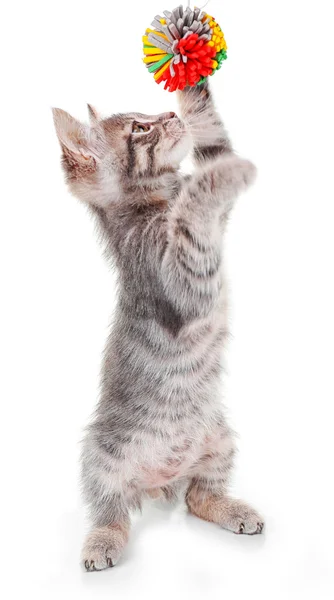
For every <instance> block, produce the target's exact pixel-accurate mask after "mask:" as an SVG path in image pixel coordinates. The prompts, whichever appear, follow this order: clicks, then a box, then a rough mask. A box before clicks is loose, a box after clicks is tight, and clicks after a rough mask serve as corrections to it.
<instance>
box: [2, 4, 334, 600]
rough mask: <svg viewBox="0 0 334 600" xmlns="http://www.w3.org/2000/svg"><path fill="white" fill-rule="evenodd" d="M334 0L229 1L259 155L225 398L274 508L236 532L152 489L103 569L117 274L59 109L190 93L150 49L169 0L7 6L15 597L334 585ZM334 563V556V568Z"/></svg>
mask: <svg viewBox="0 0 334 600" xmlns="http://www.w3.org/2000/svg"><path fill="white" fill-rule="evenodd" d="M330 5H331V3H330V0H328V1H327V2H326V1H325V0H318V2H316V3H314V2H309V1H307V0H304V1H302V0H294V1H293V0H281V1H280V2H268V0H252V1H249V0H233V1H232V0H226V1H225V2H219V1H218V0H212V1H211V3H210V4H209V5H208V7H207V9H208V11H209V12H211V14H214V16H215V17H216V18H217V20H218V21H219V23H220V24H221V26H222V28H223V29H224V31H225V35H226V39H227V43H228V46H229V58H228V60H227V61H226V63H225V64H224V65H223V68H222V70H221V71H220V72H219V73H218V74H216V76H215V77H214V78H213V79H212V86H213V90H214V93H215V98H216V102H217V104H218V106H219V108H220V111H221V113H222V115H223V118H224V120H225V123H226V125H227V127H228V129H229V131H230V134H231V137H232V139H233V142H234V145H235V148H236V149H237V150H238V151H239V152H240V154H242V155H244V156H246V157H248V158H251V159H252V160H253V161H254V162H255V163H256V164H257V166H258V169H259V177H258V180H257V183H256V185H255V187H254V188H253V189H252V190H251V191H250V192H249V193H248V194H247V195H245V196H244V197H242V198H240V200H239V203H238V205H237V207H236V209H235V211H234V214H233V217H232V219H231V224H230V227H229V231H228V235H227V240H226V255H227V258H226V260H227V268H228V273H229V280H230V284H231V331H232V335H233V337H232V340H231V343H230V346H229V350H228V355H227V359H228V376H227V378H226V385H225V393H224V396H225V403H226V404H227V406H228V412H229V415H230V419H231V423H232V425H233V426H234V427H235V428H236V429H237V431H238V433H239V435H240V442H239V447H240V456H239V459H238V464H237V469H236V474H235V482H234V493H235V494H236V495H238V496H240V497H242V498H244V499H247V500H249V501H250V502H252V503H253V504H254V505H255V506H257V507H258V508H259V509H260V510H261V511H262V512H263V513H264V514H265V516H266V523H267V528H266V531H265V534H264V535H262V536H255V537H246V536H235V535H233V534H231V533H228V532H226V531H222V530H220V529H219V528H218V527H216V526H214V525H210V524H208V523H204V522H201V521H199V520H196V519H195V518H193V517H191V516H189V515H187V514H186V512H185V510H184V508H183V507H182V506H180V507H179V508H177V509H174V510H172V509H171V508H169V507H167V508H163V507H161V506H160V505H157V504H155V505H153V504H152V506H149V505H148V506H146V507H145V508H144V511H143V515H142V517H140V516H137V517H136V519H135V525H134V529H133V534H132V537H131V541H130V544H129V546H128V548H127V550H126V552H125V555H124V558H123V560H122V561H121V562H120V563H119V565H118V566H117V567H116V568H115V569H111V570H108V571H107V572H103V573H92V574H86V573H83V572H82V571H81V570H80V568H79V562H78V561H79V554H80V547H81V543H82V539H83V536H84V532H85V530H86V528H87V524H86V521H85V518H84V511H83V509H82V506H81V502H80V496H79V491H78V454H79V440H80V438H81V435H82V430H83V427H84V425H85V424H86V423H87V421H88V418H89V415H90V414H91V412H92V410H93V407H94V405H95V402H96V399H97V396H98V373H99V361H100V355H101V352H102V348H103V345H104V340H105V337H106V333H107V327H108V321H109V317H110V314H111V312H112V307H113V303H114V299H115V288H114V279H113V277H112V275H111V274H110V273H109V272H108V270H107V267H106V265H105V264H104V262H103V260H102V257H101V249H100V248H99V246H98V244H97V243H96V238H95V235H94V225H93V223H92V221H91V220H90V218H89V217H88V215H87V213H86V210H85V208H84V207H83V206H81V205H80V204H79V203H78V202H77V201H76V200H75V199H73V198H72V197H70V196H69V194H68V193H67V191H66V189H65V186H64V182H63V176H62V173H61V169H60V164H59V154H60V152H59V147H58V144H57V140H56V136H55V133H54V130H53V123H52V119H51V112H50V107H51V106H52V105H54V106H59V107H61V108H64V109H66V110H68V111H70V112H71V113H72V114H74V115H75V116H77V117H81V118H85V116H86V108H85V102H86V101H89V102H91V103H93V104H95V105H96V106H97V107H98V108H99V109H100V110H101V111H102V112H104V113H105V114H106V115H107V114H110V113H112V112H122V111H127V110H138V111H141V112H148V113H154V112H157V113H158V112H161V111H164V110H171V109H172V110H173V109H176V98H175V96H174V95H172V94H171V95H169V94H168V93H167V92H164V91H163V89H162V87H159V86H157V85H156V84H155V83H154V81H153V78H152V77H151V76H150V75H149V74H148V73H146V71H145V68H144V66H143V64H142V63H141V35H142V33H143V30H144V29H145V28H146V26H148V25H149V24H150V21H151V20H152V19H153V17H154V16H155V15H156V14H157V13H159V12H161V11H162V10H163V9H165V8H173V6H172V5H169V6H168V5H164V3H163V2H161V3H160V0H159V1H158V0H150V1H145V2H130V0H128V2H113V1H112V0H109V1H100V0H95V1H94V2H91V1H90V2H88V1H86V0H80V1H79V0H76V1H69V0H67V1H64V0H58V1H57V2H52V1H51V0H50V1H49V2H45V1H44V2H42V1H37V0H30V1H29V2H15V3H9V2H8V3H7V4H6V6H5V7H3V8H2V15H1V22H2V33H1V36H0V42H1V87H2V92H1V105H2V107H1V112H0V119H1V145H0V147H1V154H2V158H1V163H0V164H1V223H0V227H1V232H0V233H1V235H0V243H1V261H2V265H1V283H2V292H1V303H2V308H1V313H0V314H1V348H2V353H3V355H2V360H1V372H2V374H1V386H2V390H1V392H2V393H1V446H2V449H1V482H2V492H1V496H0V497H1V504H2V508H1V516H2V519H1V521H2V522H1V529H0V531H1V533H0V548H1V555H2V556H1V566H2V569H1V577H0V587H1V588H2V592H3V597H4V598H6V599H7V598H15V599H16V598H27V597H29V598H30V597H31V598H36V599H40V598H41V599H45V598H47V599H49V598H50V599H53V598H57V599H58V598H61V599H64V600H65V599H66V600H67V599H71V600H76V599H79V598H80V600H84V599H86V598H87V599H91V600H93V599H94V600H95V599H97V598H117V599H120V600H126V599H128V598H129V599H132V598H136V599H138V600H142V599H145V600H153V599H154V600H156V599H157V598H159V599H162V600H164V599H165V598H175V599H177V600H179V599H180V600H181V599H182V600H183V599H184V598H193V599H194V600H197V599H199V598H212V600H216V599H218V598H219V599H221V598H224V599H229V600H234V599H239V598H246V597H247V598H248V597H250V598H253V597H254V598H259V599H261V600H262V599H263V600H264V599H268V598H270V599H271V600H272V599H276V598H277V599H280V600H281V599H284V600H285V599H290V598H291V599H299V598H303V600H304V599H305V598H310V599H314V598H317V599H319V598H320V599H327V598H330V597H333V596H332V594H333V591H334V590H333V562H334V561H333V526H334V523H333V400H334V393H333V392H334V389H333V388H334V385H333V340H334V320H333V306H334V293H333V258H334V237H333V225H334V223H333V217H334V208H333V200H334V193H333V191H334V190H333V176H334V171H333V139H334V138H333V133H334V131H333V129H334V128H333V106H334V102H333V100H334V99H333V94H332V90H331V85H332V83H333V33H332V24H333V15H331V14H330V13H331V10H330V9H331V8H332V7H331V6H330ZM331 570H332V573H331V572H330V571H331Z"/></svg>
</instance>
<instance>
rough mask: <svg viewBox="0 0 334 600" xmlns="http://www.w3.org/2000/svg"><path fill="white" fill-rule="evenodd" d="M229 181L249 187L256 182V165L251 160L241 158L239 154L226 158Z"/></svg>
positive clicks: (238, 186)
mask: <svg viewBox="0 0 334 600" xmlns="http://www.w3.org/2000/svg"><path fill="white" fill-rule="evenodd" d="M223 168H224V172H225V174H226V178H227V181H228V182H229V183H230V184H231V185H232V186H233V185H235V186H236V187H237V188H238V189H239V188H243V187H245V188H247V187H249V186H250V185H252V183H254V181H255V178H256V173H257V170H256V167H255V165H253V163H252V162H251V161H250V160H246V159H245V158H239V157H238V156H230V157H228V158H226V159H225V164H224V165H223Z"/></svg>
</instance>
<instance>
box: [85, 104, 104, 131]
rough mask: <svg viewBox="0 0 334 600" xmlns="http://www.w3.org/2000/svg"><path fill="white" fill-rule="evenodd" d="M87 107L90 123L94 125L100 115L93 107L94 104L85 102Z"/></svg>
mask: <svg viewBox="0 0 334 600" xmlns="http://www.w3.org/2000/svg"><path fill="white" fill-rule="evenodd" d="M87 108H88V114H89V121H90V124H91V125H93V126H94V125H96V124H97V123H98V122H99V121H101V117H100V115H99V113H98V112H97V110H96V108H94V106H92V105H91V104H87Z"/></svg>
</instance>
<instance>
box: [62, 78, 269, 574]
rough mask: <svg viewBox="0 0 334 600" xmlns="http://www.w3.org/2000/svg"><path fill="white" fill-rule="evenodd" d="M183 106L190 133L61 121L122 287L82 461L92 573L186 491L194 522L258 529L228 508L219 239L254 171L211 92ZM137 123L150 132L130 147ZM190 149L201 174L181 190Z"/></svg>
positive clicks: (249, 515) (229, 450)
mask: <svg viewBox="0 0 334 600" xmlns="http://www.w3.org/2000/svg"><path fill="white" fill-rule="evenodd" d="M180 103H181V111H182V116H183V119H184V121H180V120H179V119H178V118H176V117H175V115H173V114H172V113H167V115H159V116H158V117H152V116H149V117H148V116H145V115H136V114H133V115H118V116H115V117H112V118H111V119H106V120H104V121H101V120H98V117H97V116H96V115H97V113H95V111H93V109H91V111H92V114H93V117H94V119H93V127H92V128H91V129H88V128H84V126H82V125H80V124H77V125H76V123H77V122H75V121H74V120H72V118H71V117H69V115H67V116H64V115H66V113H64V114H63V113H62V111H58V112H56V114H55V121H56V128H57V132H58V136H59V138H60V142H61V145H62V147H63V153H64V156H63V164H64V167H65V172H66V176H67V180H68V183H69V185H70V187H71V189H72V191H73V192H74V193H75V194H76V195H77V196H79V198H81V199H82V200H84V201H85V202H88V203H89V204H90V205H91V208H92V210H93V212H94V213H95V214H96V217H97V219H98V222H99V224H100V228H101V232H102V235H103V237H104V240H105V244H106V248H107V254H108V255H109V256H110V257H111V258H112V261H113V264H114V265H115V267H116V270H117V273H118V303H117V308H116V310H115V313H114V316H113V322H112V327H111V332H110V336H109V339H108V342H107V345H106V349H105V353H104V362H103V369H102V382H101V397H100V400H99V403H98V406H97V409H96V412H95V415H94V418H93V420H92V423H91V424H90V426H89V427H88V429H87V433H86V437H85V440H84V444H83V450H82V482H83V493H84V497H85V500H86V502H87V504H88V506H89V508H90V514H91V520H92V523H93V531H92V533H91V534H90V535H89V536H88V538H87V541H86V544H85V546H84V550H83V562H84V564H85V566H86V569H87V570H96V569H102V568H105V567H108V566H111V565H113V564H115V562H116V561H117V560H118V558H119V556H120V555H121V553H122V549H123V547H124V544H125V543H126V541H127V539H128V530H129V512H130V511H131V509H133V508H136V507H138V506H140V504H141V501H142V499H143V497H145V496H146V495H150V496H157V495H159V494H160V491H159V490H161V492H162V493H163V494H164V495H165V496H166V497H173V495H174V493H176V491H177V489H178V488H182V487H183V488H185V489H186V488H188V491H187V493H186V501H187V504H188V506H189V509H190V510H191V511H192V512H194V514H197V515H198V516H200V517H201V518H204V519H207V520H213V521H215V522H217V523H220V524H221V525H222V526H224V527H227V528H230V529H232V530H233V531H236V532H242V531H244V532H245V533H256V532H259V531H260V530H261V529H262V520H261V518H260V517H259V516H258V515H257V513H255V511H253V510H252V509H249V508H248V507H246V508H245V506H246V505H243V504H241V503H237V502H236V501H233V500H231V499H230V498H228V497H227V495H226V494H227V489H228V482H229V477H230V473H231V469H232V466H233V457H234V454H235V445H234V439H233V435H232V432H231V431H230V429H229V427H228V425H227V423H226V420H225V418H224V414H223V411H222V406H221V397H220V379H221V371H222V358H221V350H222V347H223V345H224V342H225V340H226V337H227V320H226V311H227V298H226V285H225V280H224V269H223V251H222V244H221V242H222V235H223V232H224V228H225V223H226V219H227V217H228V215H229V213H230V210H231V208H232V206H233V202H234V200H235V198H236V197H237V195H238V194H239V193H240V192H241V191H242V190H243V189H245V188H246V187H247V186H248V185H249V184H250V183H251V182H252V180H253V178H254V174H255V171H254V167H253V165H252V164H251V163H249V162H248V161H245V160H242V159H240V158H238V157H236V156H235V155H234V154H233V152H232V148H231V145H230V142H229V139H228V137H227V134H226V132H225V130H224V127H223V125H222V123H221V121H220V120H219V118H218V116H217V114H216V112H215V109H214V107H213V104H212V100H211V97H210V93H209V91H208V88H207V86H204V87H203V86H202V88H199V89H198V90H186V91H185V92H184V93H183V95H182V96H181V98H180ZM203 119H204V120H205V122H206V125H207V126H206V129H204V128H203V127H202V125H201V123H202V120H203ZM134 121H135V122H136V123H143V124H145V123H146V124H147V125H145V127H148V131H145V132H141V130H140V133H139V135H137V134H134V133H133V132H132V130H133V122H134ZM184 123H185V124H186V126H185V125H184ZM205 132H206V134H205ZM190 136H191V137H192V139H193V142H194V159H195V162H196V169H195V171H194V174H193V175H192V176H191V177H186V178H183V177H182V176H181V174H180V173H179V171H178V164H179V162H180V160H181V159H182V158H183V156H184V155H185V153H186V152H188V151H189V149H190V146H189V138H190Z"/></svg>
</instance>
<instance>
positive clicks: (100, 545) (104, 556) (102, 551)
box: [81, 527, 127, 571]
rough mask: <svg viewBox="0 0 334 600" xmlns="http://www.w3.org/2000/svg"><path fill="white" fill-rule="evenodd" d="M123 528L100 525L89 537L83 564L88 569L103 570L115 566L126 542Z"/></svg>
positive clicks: (85, 546)
mask: <svg viewBox="0 0 334 600" xmlns="http://www.w3.org/2000/svg"><path fill="white" fill-rule="evenodd" d="M126 541H127V536H125V535H124V531H122V530H121V529H111V528H109V527H100V528H99V529H95V530H93V531H92V532H91V533H90V534H89V535H88V537H87V539H86V542H85V545H84V547H83V550H82V559H81V561H82V565H83V567H84V569H85V570H86V571H102V570H103V569H108V568H110V567H114V566H115V564H116V563H117V561H118V559H119V558H120V556H121V554H122V551H123V548H124V546H125V544H126Z"/></svg>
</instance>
